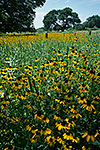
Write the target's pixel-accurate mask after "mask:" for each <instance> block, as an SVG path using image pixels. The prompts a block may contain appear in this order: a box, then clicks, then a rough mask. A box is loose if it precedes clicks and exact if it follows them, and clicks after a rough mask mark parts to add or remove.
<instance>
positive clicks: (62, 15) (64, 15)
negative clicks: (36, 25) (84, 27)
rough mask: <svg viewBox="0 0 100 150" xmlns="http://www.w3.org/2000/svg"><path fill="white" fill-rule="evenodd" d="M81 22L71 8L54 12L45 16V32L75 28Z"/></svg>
mask: <svg viewBox="0 0 100 150" xmlns="http://www.w3.org/2000/svg"><path fill="white" fill-rule="evenodd" d="M80 22H81V20H80V19H79V17H78V14H77V13H76V12H73V11H72V9H71V8H69V7H67V8H64V9H62V10H52V11H50V12H49V13H48V14H47V15H45V16H44V20H43V23H44V28H45V30H62V31H64V30H65V29H66V28H69V27H74V26H75V25H76V24H77V23H80Z"/></svg>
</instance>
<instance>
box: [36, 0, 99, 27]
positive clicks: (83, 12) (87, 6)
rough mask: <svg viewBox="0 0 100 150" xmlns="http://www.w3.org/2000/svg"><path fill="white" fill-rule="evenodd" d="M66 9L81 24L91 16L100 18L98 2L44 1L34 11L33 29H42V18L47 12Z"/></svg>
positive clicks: (81, 0)
mask: <svg viewBox="0 0 100 150" xmlns="http://www.w3.org/2000/svg"><path fill="white" fill-rule="evenodd" d="M66 7H70V8H72V10H73V12H76V13H78V16H79V18H80V19H81V21H82V22H84V21H86V19H87V18H88V17H90V16H92V15H99V16H100V0H46V2H45V4H44V5H43V6H42V7H39V8H36V9H35V12H36V17H35V20H34V26H35V28H36V29H37V28H40V27H43V22H42V21H43V18H44V16H45V15H46V14H47V13H48V12H49V11H51V10H53V9H56V10H58V9H64V8H66Z"/></svg>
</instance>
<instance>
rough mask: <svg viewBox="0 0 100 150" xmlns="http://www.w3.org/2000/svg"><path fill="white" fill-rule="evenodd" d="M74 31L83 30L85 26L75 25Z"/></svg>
mask: <svg viewBox="0 0 100 150" xmlns="http://www.w3.org/2000/svg"><path fill="white" fill-rule="evenodd" d="M74 29H76V30H85V26H84V25H83V24H76V25H75V27H74Z"/></svg>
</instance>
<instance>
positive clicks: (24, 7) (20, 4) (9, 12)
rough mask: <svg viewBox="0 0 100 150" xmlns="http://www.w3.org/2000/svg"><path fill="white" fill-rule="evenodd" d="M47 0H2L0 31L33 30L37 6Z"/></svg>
mask: <svg viewBox="0 0 100 150" xmlns="http://www.w3.org/2000/svg"><path fill="white" fill-rule="evenodd" d="M45 1H46V0H0V31H2V32H14V31H17V32H18V31H32V30H34V24H33V20H34V18H35V11H34V9H35V8H36V7H40V6H43V4H44V3H45Z"/></svg>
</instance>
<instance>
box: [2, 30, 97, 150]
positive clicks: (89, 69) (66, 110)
mask: <svg viewBox="0 0 100 150" xmlns="http://www.w3.org/2000/svg"><path fill="white" fill-rule="evenodd" d="M99 149H100V33H99V32H98V33H97V34H96V33H92V35H90V36H89V35H88V33H70V34H64V33H49V34H48V38H46V37H45V34H34V35H31V34H27V35H24V34H21V35H20V34H18V33H16V34H15V33H14V34H10V33H8V34H7V35H6V36H3V37H2V36H1V37H0V150H99Z"/></svg>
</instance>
